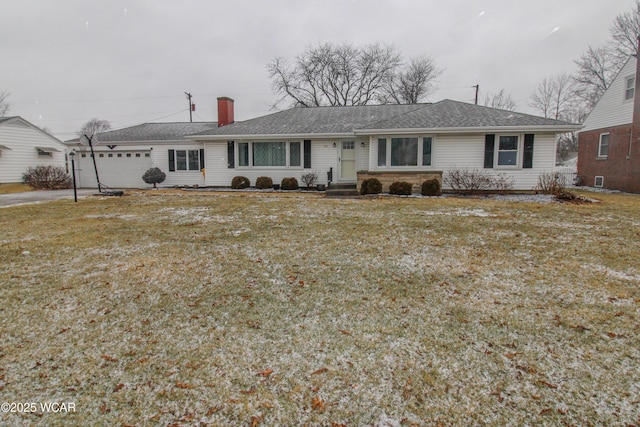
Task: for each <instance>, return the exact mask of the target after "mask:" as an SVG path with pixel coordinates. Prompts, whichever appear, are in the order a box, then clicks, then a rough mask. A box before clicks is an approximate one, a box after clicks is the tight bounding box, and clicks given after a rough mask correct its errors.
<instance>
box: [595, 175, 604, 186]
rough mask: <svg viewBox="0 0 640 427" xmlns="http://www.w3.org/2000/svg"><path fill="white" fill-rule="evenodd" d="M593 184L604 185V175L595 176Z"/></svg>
mask: <svg viewBox="0 0 640 427" xmlns="http://www.w3.org/2000/svg"><path fill="white" fill-rule="evenodd" d="M593 186H594V187H598V188H602V187H604V176H596V177H595V180H594V182H593Z"/></svg>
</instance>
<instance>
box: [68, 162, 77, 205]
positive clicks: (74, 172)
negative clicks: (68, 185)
mask: <svg viewBox="0 0 640 427" xmlns="http://www.w3.org/2000/svg"><path fill="white" fill-rule="evenodd" d="M69 158H70V159H71V176H72V177H73V201H74V202H76V203H78V192H77V191H76V161H75V160H76V152H75V151H72V152H70V153H69Z"/></svg>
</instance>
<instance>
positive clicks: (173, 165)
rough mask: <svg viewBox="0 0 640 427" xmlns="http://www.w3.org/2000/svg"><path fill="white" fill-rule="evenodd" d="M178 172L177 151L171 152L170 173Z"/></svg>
mask: <svg viewBox="0 0 640 427" xmlns="http://www.w3.org/2000/svg"><path fill="white" fill-rule="evenodd" d="M175 171H176V150H169V172H175Z"/></svg>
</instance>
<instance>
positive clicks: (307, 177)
mask: <svg viewBox="0 0 640 427" xmlns="http://www.w3.org/2000/svg"><path fill="white" fill-rule="evenodd" d="M301 179H302V182H304V185H306V186H307V190H308V189H309V188H310V187H311V186H312V185H315V184H316V182H318V174H317V173H315V172H309V173H305V174H304V175H302V177H301Z"/></svg>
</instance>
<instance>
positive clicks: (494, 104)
mask: <svg viewBox="0 0 640 427" xmlns="http://www.w3.org/2000/svg"><path fill="white" fill-rule="evenodd" d="M484 105H485V106H487V107H491V108H498V109H501V110H509V111H516V110H517V109H518V104H516V102H515V101H514V100H513V98H511V95H509V94H507V93H505V91H504V89H500V92H496V93H493V94H492V93H487V95H486V96H485V97H484Z"/></svg>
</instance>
